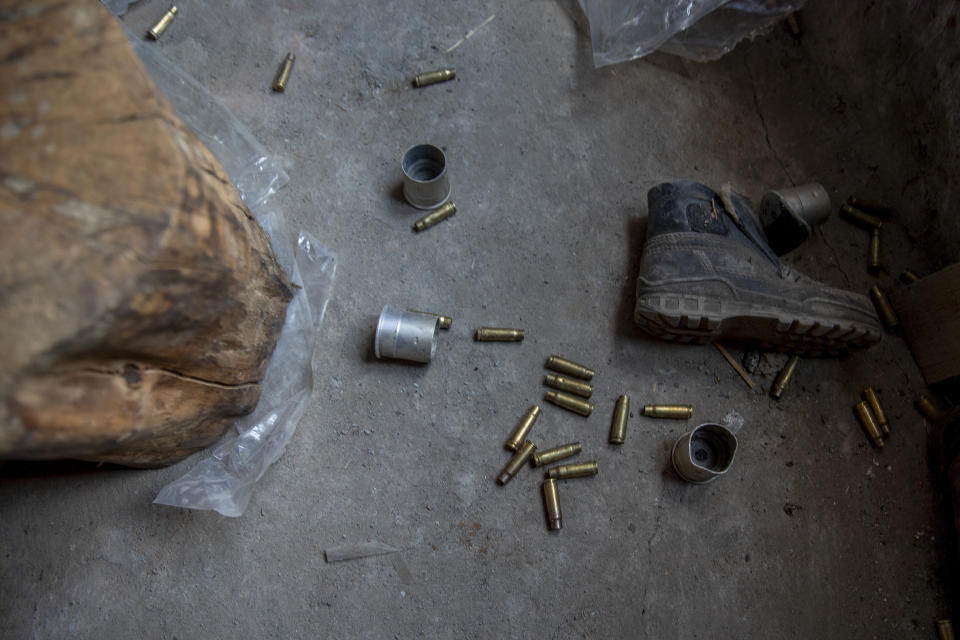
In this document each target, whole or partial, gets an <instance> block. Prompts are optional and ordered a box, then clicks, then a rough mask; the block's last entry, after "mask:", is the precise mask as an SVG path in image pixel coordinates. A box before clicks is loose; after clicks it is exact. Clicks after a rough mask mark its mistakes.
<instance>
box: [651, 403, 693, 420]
mask: <svg viewBox="0 0 960 640" xmlns="http://www.w3.org/2000/svg"><path fill="white" fill-rule="evenodd" d="M641 413H642V414H643V415H644V416H646V417H648V418H670V419H672V420H688V419H689V418H692V417H693V407H692V406H690V405H689V404H645V405H643V409H642V410H641Z"/></svg>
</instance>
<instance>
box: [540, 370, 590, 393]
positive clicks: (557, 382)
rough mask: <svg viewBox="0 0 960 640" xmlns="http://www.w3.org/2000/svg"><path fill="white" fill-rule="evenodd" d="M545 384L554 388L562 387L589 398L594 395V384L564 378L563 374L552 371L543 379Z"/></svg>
mask: <svg viewBox="0 0 960 640" xmlns="http://www.w3.org/2000/svg"><path fill="white" fill-rule="evenodd" d="M543 384H545V385H547V386H548V387H553V388H554V389H560V391H568V392H570V393H572V394H574V395H577V396H580V397H581V398H589V397H590V396H592V395H593V385H591V384H587V383H586V382H580V381H579V380H571V379H570V378H564V377H563V376H558V375H554V374H552V373H548V374H547V377H546V378H544V379H543Z"/></svg>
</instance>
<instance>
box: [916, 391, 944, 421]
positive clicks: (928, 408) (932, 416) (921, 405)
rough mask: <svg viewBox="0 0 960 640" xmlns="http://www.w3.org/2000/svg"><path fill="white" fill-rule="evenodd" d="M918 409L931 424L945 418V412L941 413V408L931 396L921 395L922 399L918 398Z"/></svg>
mask: <svg viewBox="0 0 960 640" xmlns="http://www.w3.org/2000/svg"><path fill="white" fill-rule="evenodd" d="M917 409H919V410H920V413H922V414H923V416H924V417H925V418H926V419H927V420H929V421H930V422H937V421H939V420H940V418H942V417H943V412H942V411H940V407H938V406H937V405H936V403H935V402H934V401H933V399H932V398H930V396H927V395H924V394H920V397H919V398H917Z"/></svg>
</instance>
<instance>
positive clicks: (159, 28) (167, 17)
mask: <svg viewBox="0 0 960 640" xmlns="http://www.w3.org/2000/svg"><path fill="white" fill-rule="evenodd" d="M176 15H177V7H176V5H174V6H172V7H170V8H169V9H167V12H166V13H164V14H163V17H161V18H160V19H159V20H157V23H156V24H155V25H153V26H152V27H150V30H149V31H147V36H148V37H149V38H150V39H151V40H156V39H157V38H159V37H160V36H161V35H163V32H164V31H166V30H167V27H169V26H170V23H171V22H173V18H174V16H176Z"/></svg>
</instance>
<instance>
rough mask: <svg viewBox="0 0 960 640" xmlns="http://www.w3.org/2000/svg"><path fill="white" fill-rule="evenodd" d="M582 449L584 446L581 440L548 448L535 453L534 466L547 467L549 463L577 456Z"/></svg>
mask: <svg viewBox="0 0 960 640" xmlns="http://www.w3.org/2000/svg"><path fill="white" fill-rule="evenodd" d="M582 450H583V447H582V446H581V445H580V443H579V442H571V443H569V444H562V445H560V446H559V447H553V448H552V449H547V450H545V451H541V452H540V453H537V454H535V455H534V456H533V466H535V467H545V466H547V465H548V464H553V463H554V462H559V461H561V460H565V459H566V458H569V457H571V456H575V455H577V454H578V453H580V452H581V451H582Z"/></svg>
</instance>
